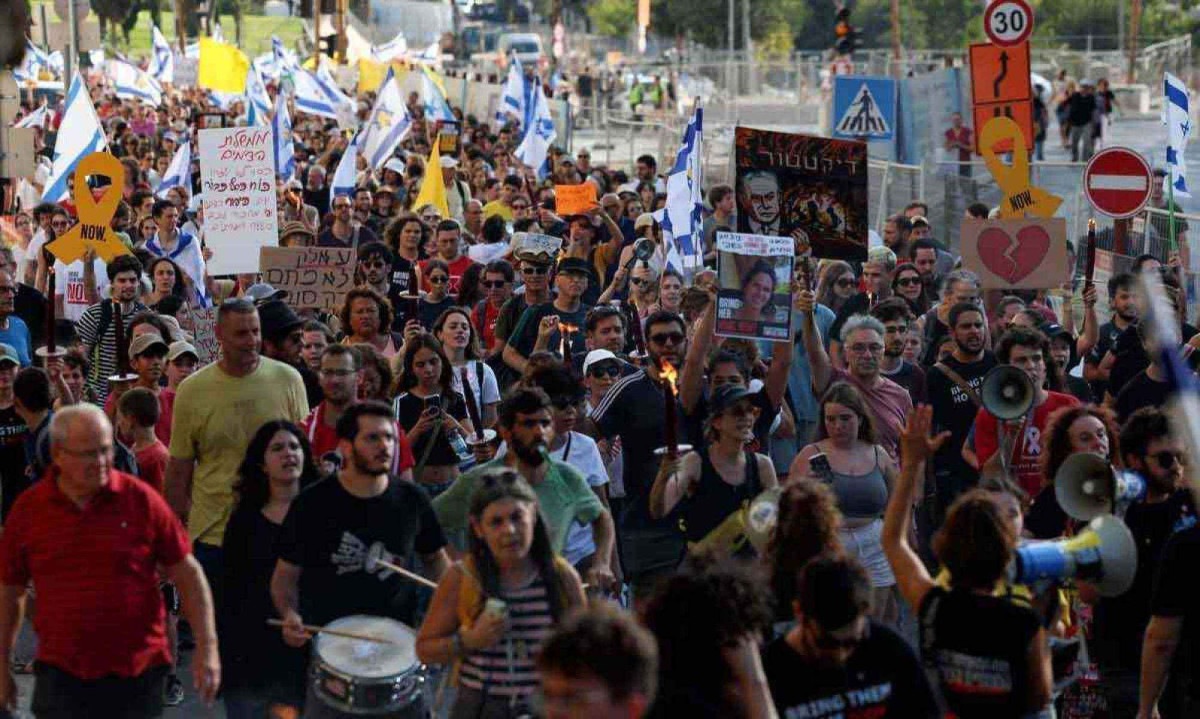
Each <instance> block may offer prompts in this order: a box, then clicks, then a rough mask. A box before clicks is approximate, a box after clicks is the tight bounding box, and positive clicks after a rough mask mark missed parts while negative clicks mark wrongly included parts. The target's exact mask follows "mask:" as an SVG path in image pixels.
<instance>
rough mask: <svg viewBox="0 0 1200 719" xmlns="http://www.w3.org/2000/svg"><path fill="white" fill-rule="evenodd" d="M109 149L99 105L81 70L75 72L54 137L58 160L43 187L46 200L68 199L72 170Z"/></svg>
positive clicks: (56, 159) (43, 198)
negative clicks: (96, 103) (98, 108)
mask: <svg viewBox="0 0 1200 719" xmlns="http://www.w3.org/2000/svg"><path fill="white" fill-rule="evenodd" d="M106 149H108V138H106V137H105V136H104V128H103V127H102V126H101V125H100V118H98V117H96V108H95V107H93V106H92V97H91V95H89V94H88V88H87V85H86V84H84V82H83V79H82V78H80V77H79V73H78V72H75V73H72V74H71V87H70V89H69V90H68V91H67V104H66V109H65V110H64V111H63V118H62V123H61V124H60V125H59V128H58V137H56V138H55V140H54V163H53V164H52V165H51V168H50V177H49V179H47V180H46V187H45V189H44V190H42V201H43V202H55V203H57V202H62V201H63V200H65V199H67V196H68V190H69V188H68V187H67V178H68V177H69V176H70V175H71V171H72V170H74V169H75V166H76V165H78V164H79V161H80V160H82V159H83V158H84V157H86V156H88V155H90V154H92V153H93V152H97V151H99V150H106Z"/></svg>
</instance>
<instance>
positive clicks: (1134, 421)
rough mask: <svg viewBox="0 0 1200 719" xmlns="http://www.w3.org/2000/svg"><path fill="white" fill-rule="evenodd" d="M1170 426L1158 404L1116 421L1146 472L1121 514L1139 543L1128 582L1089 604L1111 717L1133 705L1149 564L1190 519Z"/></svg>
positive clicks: (1130, 454) (1127, 451) (1131, 463)
mask: <svg viewBox="0 0 1200 719" xmlns="http://www.w3.org/2000/svg"><path fill="white" fill-rule="evenodd" d="M1171 429H1172V428H1171V422H1170V419H1169V418H1168V416H1167V415H1166V413H1164V412H1163V411H1162V410H1161V409H1159V408H1157V407H1144V408H1142V409H1139V410H1138V411H1136V412H1134V413H1133V415H1132V416H1130V417H1129V419H1128V420H1127V421H1126V422H1125V424H1124V425H1123V426H1122V427H1121V436H1120V443H1119V444H1120V448H1121V456H1122V458H1123V459H1124V462H1125V467H1126V468H1128V469H1131V470H1133V471H1134V472H1137V473H1138V474H1139V475H1141V476H1142V478H1143V479H1145V481H1146V494H1145V496H1144V497H1143V498H1142V499H1139V500H1136V501H1134V502H1132V503H1130V505H1129V506H1128V508H1127V509H1126V510H1125V515H1124V520H1125V525H1126V526H1127V527H1129V531H1130V532H1131V533H1132V534H1133V539H1134V541H1135V543H1136V544H1137V549H1138V557H1137V559H1138V564H1137V574H1136V575H1135V576H1134V580H1133V586H1132V587H1131V588H1130V589H1129V591H1127V592H1125V593H1124V594H1122V595H1120V596H1117V597H1104V598H1101V599H1100V600H1099V603H1098V604H1096V605H1095V614H1094V620H1093V632H1092V634H1091V639H1092V641H1091V646H1090V649H1091V651H1092V656H1093V657H1094V658H1095V660H1096V663H1097V664H1098V665H1099V667H1100V685H1101V686H1102V687H1104V690H1105V694H1106V695H1107V697H1108V702H1109V711H1110V712H1111V714H1110V715H1111V716H1135V714H1136V712H1137V707H1138V680H1139V671H1140V665H1141V658H1140V652H1139V651H1137V649H1138V648H1140V647H1141V646H1142V637H1143V634H1144V633H1145V630H1146V625H1147V624H1148V623H1149V621H1150V613H1151V601H1150V600H1151V594H1152V590H1153V583H1154V573H1155V568H1156V567H1157V566H1158V563H1159V558H1160V557H1161V556H1162V549H1163V547H1164V545H1165V544H1166V541H1167V538H1168V537H1170V536H1171V534H1173V533H1174V532H1175V531H1177V530H1180V529H1184V528H1187V527H1189V526H1194V525H1195V524H1196V510H1195V505H1194V502H1193V500H1192V495H1191V492H1190V491H1189V490H1188V488H1187V486H1186V485H1187V482H1186V480H1185V478H1184V475H1185V473H1184V463H1185V455H1184V447H1183V443H1182V442H1181V441H1180V440H1179V439H1177V438H1176V437H1175V436H1174V435H1173V433H1172V431H1171ZM1192 571H1194V569H1193V570H1192ZM1094 596H1095V595H1094V592H1089V591H1088V587H1087V586H1086V585H1082V586H1081V597H1082V598H1083V599H1085V600H1090V599H1093V598H1094ZM1180 716H1183V715H1180Z"/></svg>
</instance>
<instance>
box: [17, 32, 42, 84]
mask: <svg viewBox="0 0 1200 719" xmlns="http://www.w3.org/2000/svg"><path fill="white" fill-rule="evenodd" d="M43 68H45V69H50V56H49V55H47V54H46V53H45V51H43V50H42V49H41V48H40V47H38V46H37V45H34V44H33V41H32V40H30V39H29V38H25V57H24V58H22V59H21V64H20V65H18V66H17V67H15V68H13V71H12V74H13V79H15V80H16V81H17V82H21V83H27V82H33V83H36V82H37V79H38V72H40V71H41V70H42V69H43Z"/></svg>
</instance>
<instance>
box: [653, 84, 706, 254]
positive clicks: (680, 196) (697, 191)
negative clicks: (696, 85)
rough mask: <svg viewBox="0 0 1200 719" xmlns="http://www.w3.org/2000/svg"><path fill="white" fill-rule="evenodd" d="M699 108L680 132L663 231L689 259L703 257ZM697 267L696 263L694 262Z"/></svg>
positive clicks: (700, 118)
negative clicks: (680, 137)
mask: <svg viewBox="0 0 1200 719" xmlns="http://www.w3.org/2000/svg"><path fill="white" fill-rule="evenodd" d="M703 118H704V111H703V110H702V109H700V108H699V107H697V108H696V112H695V113H694V114H693V115H692V119H691V120H690V121H689V122H688V124H687V128H686V129H685V130H684V131H683V144H682V145H680V147H679V152H678V153H676V154H675V164H674V165H673V166H672V167H671V171H670V173H668V175H667V207H666V210H667V212H666V217H665V220H664V222H663V230H665V231H667V232H670V233H671V235H672V236H673V237H674V238H675V241H676V243H677V244H678V245H679V250H680V252H682V253H683V254H684V255H685V256H688V257H702V256H703V255H704V248H703V247H701V246H700V245H701V244H702V239H703V236H702V234H701V232H700V228H701V225H702V221H701V213H702V212H703V209H704V192H703V189H702V188H703V186H704V178H703V174H702V171H701V158H702V157H703V152H702V150H701V144H700V143H701V136H702V132H701V130H702V127H703V125H702V123H703ZM697 264H699V263H697Z"/></svg>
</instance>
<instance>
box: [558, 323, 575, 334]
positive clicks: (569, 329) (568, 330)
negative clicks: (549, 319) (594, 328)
mask: <svg viewBox="0 0 1200 719" xmlns="http://www.w3.org/2000/svg"><path fill="white" fill-rule="evenodd" d="M558 331H559V333H560V334H564V335H566V334H573V333H575V332H578V331H579V328H578V327H576V326H575V325H571V324H567V323H566V322H559V323H558Z"/></svg>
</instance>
